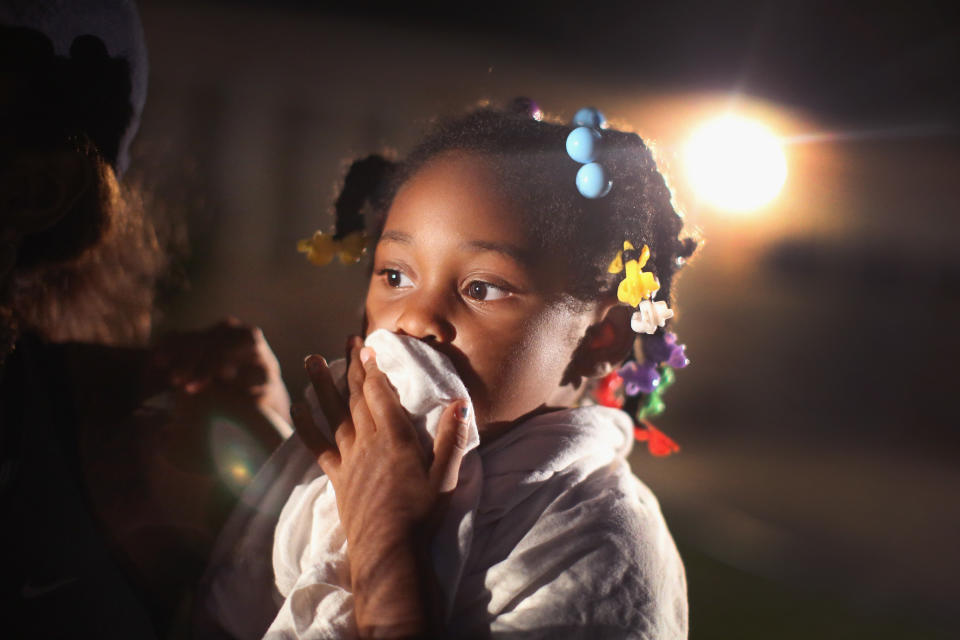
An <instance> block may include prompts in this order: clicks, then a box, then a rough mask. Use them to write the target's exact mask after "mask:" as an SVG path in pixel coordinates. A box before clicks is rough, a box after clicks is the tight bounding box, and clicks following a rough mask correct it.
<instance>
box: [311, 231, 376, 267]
mask: <svg viewBox="0 0 960 640" xmlns="http://www.w3.org/2000/svg"><path fill="white" fill-rule="evenodd" d="M366 249H367V236H366V234H365V233H363V232H362V231H354V232H353V233H348V234H347V235H345V236H344V237H342V238H340V239H337V238H335V237H334V235H333V234H332V233H323V232H322V231H317V232H316V233H314V234H313V237H312V238H304V239H303V240H300V241H299V242H297V251H299V252H300V253H305V254H307V260H309V261H310V262H311V263H312V264H315V265H317V266H318V267H323V266H326V265H328V264H330V261H331V260H333V257H334V256H337V257H339V258H340V262H342V263H343V264H352V263H354V262H357V261H359V260H360V257H361V256H363V254H364V252H365V251H366Z"/></svg>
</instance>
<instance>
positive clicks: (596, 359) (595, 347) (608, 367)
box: [566, 304, 637, 386]
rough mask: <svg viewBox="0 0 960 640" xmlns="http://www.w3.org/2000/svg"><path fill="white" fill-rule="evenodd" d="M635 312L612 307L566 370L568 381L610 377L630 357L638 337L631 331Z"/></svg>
mask: <svg viewBox="0 0 960 640" xmlns="http://www.w3.org/2000/svg"><path fill="white" fill-rule="evenodd" d="M631 313H632V309H630V308H629V307H626V306H624V305H620V304H614V305H611V306H610V308H609V309H607V311H606V312H605V313H604V315H603V319H602V320H600V322H598V323H596V324H593V325H591V326H590V327H588V328H587V331H586V333H585V334H584V337H583V339H582V340H581V341H580V344H579V346H578V347H577V350H576V352H574V356H573V361H572V362H571V363H570V364H571V366H570V367H569V368H568V369H567V376H566V377H567V381H568V382H574V383H575V385H576V386H578V381H577V380H576V379H577V378H598V377H601V376H604V375H606V374H608V373H610V372H611V371H612V370H613V369H614V367H616V366H617V365H619V364H620V363H621V362H623V360H624V359H625V358H626V357H627V356H628V355H629V354H630V350H631V349H632V348H633V342H634V340H636V337H637V334H636V333H635V332H634V331H633V329H631V328H630V315H631Z"/></svg>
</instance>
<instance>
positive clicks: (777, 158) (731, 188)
mask: <svg viewBox="0 0 960 640" xmlns="http://www.w3.org/2000/svg"><path fill="white" fill-rule="evenodd" d="M684 159H685V163H686V168H687V174H688V176H689V178H690V183H691V185H692V186H693V188H694V190H695V191H696V192H697V195H698V196H699V197H701V198H703V199H704V200H706V201H707V202H709V203H710V204H712V205H713V206H715V207H717V208H718V209H722V210H724V211H751V210H754V209H758V208H760V207H762V206H763V205H765V204H767V203H768V202H770V201H771V200H773V199H774V198H775V197H776V196H777V194H778V193H780V190H781V189H782V188H783V183H784V182H785V181H786V179H787V159H786V157H785V156H784V153H783V148H782V147H781V146H780V142H779V140H778V139H777V137H776V136H775V135H774V134H773V133H772V132H771V131H770V130H769V129H767V128H766V127H765V126H763V125H761V124H760V123H758V122H756V121H754V120H748V119H746V118H741V117H736V116H724V117H721V118H717V119H716V120H711V121H710V122H707V123H706V124H705V125H703V126H702V127H700V128H699V129H697V130H696V131H695V132H694V134H693V136H692V137H691V138H690V142H689V143H688V144H687V147H686V153H685V158H684Z"/></svg>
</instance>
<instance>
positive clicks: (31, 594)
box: [21, 578, 77, 598]
mask: <svg viewBox="0 0 960 640" xmlns="http://www.w3.org/2000/svg"><path fill="white" fill-rule="evenodd" d="M76 581H77V578H63V579H61V580H57V581H56V582H51V583H50V584H45V585H41V586H39V587H35V586H33V585H32V584H25V585H23V589H22V590H21V593H22V594H23V597H24V598H39V597H40V596H43V595H46V594H48V593H50V592H52V591H56V590H57V589H59V588H60V587H65V586H66V585H68V584H71V583H73V582H76Z"/></svg>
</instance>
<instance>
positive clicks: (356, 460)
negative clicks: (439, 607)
mask: <svg viewBox="0 0 960 640" xmlns="http://www.w3.org/2000/svg"><path fill="white" fill-rule="evenodd" d="M348 356H349V360H348V369H347V382H348V389H349V399H347V400H345V399H344V398H343V397H342V396H341V395H340V394H339V392H338V391H337V388H336V386H335V384H334V381H333V379H332V377H331V375H330V371H329V369H328V368H327V365H326V361H324V360H323V358H321V357H319V356H310V357H309V358H307V361H306V365H307V372H308V374H309V376H310V380H311V383H312V384H313V387H314V390H315V391H316V394H317V398H318V400H319V402H320V406H321V408H322V409H323V412H324V415H325V416H326V418H327V420H328V422H329V423H330V424H331V425H332V426H333V427H335V429H336V432H335V433H336V436H335V437H336V446H334V445H333V444H332V443H329V442H326V441H324V439H323V437H322V436H321V435H320V432H319V430H318V429H317V427H316V425H314V424H313V421H312V419H311V418H310V413H309V410H308V409H307V408H306V406H305V405H303V404H302V403H297V404H296V405H295V406H294V412H293V421H294V427H295V428H296V430H297V432H298V433H299V434H300V436H301V438H302V439H303V440H304V442H305V443H306V444H307V445H308V446H309V447H310V448H311V449H312V450H313V451H314V453H315V454H316V456H317V462H318V463H319V464H320V466H321V468H322V469H323V470H324V472H325V473H326V474H327V476H328V477H329V478H330V482H331V483H332V484H333V488H334V491H335V493H336V496H337V509H338V511H339V513H340V521H341V523H342V525H343V527H344V530H345V533H346V536H347V548H348V555H349V558H350V574H351V581H352V586H353V594H354V602H355V616H356V620H357V625H358V628H359V629H360V631H361V633H362V634H364V635H377V636H407V635H411V634H416V633H422V632H424V631H426V630H427V628H428V621H429V620H430V617H431V616H430V613H429V612H428V609H429V608H430V607H431V605H432V604H433V603H432V595H433V594H432V588H431V584H430V583H431V581H432V569H431V567H430V564H429V562H430V561H429V555H428V554H426V553H424V551H425V550H426V549H425V544H424V543H425V542H428V541H429V535H428V534H427V532H426V531H425V530H426V529H428V528H429V527H428V525H429V523H430V522H431V521H434V520H435V519H436V516H437V513H436V511H437V509H438V508H440V507H441V506H442V504H443V497H444V496H445V495H446V494H449V493H450V492H451V491H452V490H453V489H454V488H455V487H456V482H457V477H458V474H459V470H460V462H461V460H462V458H463V455H464V452H465V449H466V443H467V430H466V419H467V416H468V415H469V411H470V408H469V405H468V404H467V401H466V400H457V401H455V402H453V403H451V404H450V405H449V406H448V407H447V408H446V410H445V411H444V413H443V415H442V416H441V418H440V425H439V427H438V430H437V437H436V439H435V441H434V447H433V451H432V452H425V451H423V449H422V448H421V446H420V442H419V440H418V437H417V434H416V431H415V429H414V426H413V423H412V422H411V420H410V417H409V416H408V415H407V413H406V411H405V410H404V408H403V406H402V405H401V404H400V399H399V398H398V397H397V394H396V391H395V390H394V389H393V387H392V386H391V385H390V382H389V380H388V379H387V377H386V375H385V374H384V373H383V372H382V371H381V370H380V369H379V367H378V366H377V363H376V358H375V357H374V353H373V351H372V350H371V349H369V348H367V347H363V348H361V344H360V341H359V339H358V338H354V339H352V340H351V341H350V342H349V343H348ZM430 454H432V455H430ZM424 538H427V539H426V540H425V539H424Z"/></svg>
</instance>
